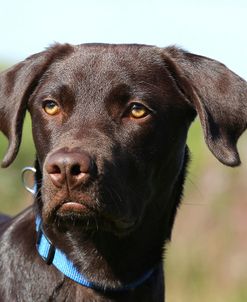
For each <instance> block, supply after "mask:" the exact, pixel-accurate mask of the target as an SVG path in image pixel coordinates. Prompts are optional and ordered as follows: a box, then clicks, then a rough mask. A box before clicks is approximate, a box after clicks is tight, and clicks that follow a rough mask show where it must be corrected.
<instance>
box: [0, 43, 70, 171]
mask: <svg viewBox="0 0 247 302" xmlns="http://www.w3.org/2000/svg"><path fill="white" fill-rule="evenodd" d="M72 51H73V47H72V46H71V45H69V44H64V45H60V44H55V45H54V46H52V47H51V48H49V49H47V50H46V51H44V52H41V53H38V54H35V55H33V56H31V57H29V58H27V59H26V60H24V61H23V62H21V63H19V64H17V65H15V66H13V67H12V68H10V69H8V70H6V71H4V72H2V73H1V74H0V130H1V131H2V132H3V133H4V134H5V135H6V136H7V138H8V140H9V146H8V150H7V152H6V154H5V157H4V159H3V162H2V167H4V168H5V167H7V166H9V165H10V164H11V163H12V162H13V160H14V159H15V157H16V155H17V153H18V150H19V146H20V142H21V136H22V125H23V120H24V117H25V112H26V108H27V102H28V99H29V97H30V96H31V94H32V93H33V91H34V89H35V88H36V87H37V85H38V84H39V81H40V79H41V77H42V75H43V74H44V73H45V72H46V71H47V69H48V68H49V66H50V65H51V64H52V63H53V62H54V60H59V59H62V58H63V57H64V56H67V55H68V54H70V53H71V52H72Z"/></svg>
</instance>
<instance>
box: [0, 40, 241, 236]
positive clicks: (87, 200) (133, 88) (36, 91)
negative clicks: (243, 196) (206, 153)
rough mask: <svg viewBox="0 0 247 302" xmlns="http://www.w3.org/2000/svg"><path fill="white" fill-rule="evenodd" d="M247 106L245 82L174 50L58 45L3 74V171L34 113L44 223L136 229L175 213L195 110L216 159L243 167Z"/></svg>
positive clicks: (219, 67) (216, 64) (218, 66)
mask: <svg viewBox="0 0 247 302" xmlns="http://www.w3.org/2000/svg"><path fill="white" fill-rule="evenodd" d="M246 102H247V85H246V82H245V81H244V80H242V79H241V78H239V77H238V76H237V75H235V74H234V73H233V72H231V71H230V70H229V69H227V68H226V67H225V66H224V65H222V64H221V63H219V62H217V61H214V60H211V59H208V58H205V57H201V56H197V55H194V54H190V53H187V52H185V51H183V50H180V49H177V48H175V47H169V48H164V49H161V48H156V47H152V46H144V45H103V44H102V45H101V44H99V45H94V44H91V45H79V46H71V45H68V44H66V45H55V46H53V47H51V48H49V49H48V50H46V51H44V52H42V53H39V54H36V55H34V56H31V57H29V58H28V59H26V60H25V61H23V62H22V63H20V64H18V65H16V66H14V67H13V68H11V69H9V70H7V71H5V72H3V73H2V74H1V77H0V130H1V131H2V132H3V133H4V134H5V135H6V136H7V137H8V139H9V148H8V151H7V153H6V156H5V158H4V160H3V163H2V166H3V167H7V166H8V165H9V164H10V163H11V162H12V161H13V160H14V158H15V156H16V154H17V152H18V148H19V145H20V141H21V132H22V123H23V119H24V115H25V111H26V110H29V112H30V114H31V117H32V123H33V137H34V142H35V146H36V150H37V160H38V164H37V167H38V170H39V171H38V174H40V177H38V181H39V182H40V183H39V189H40V192H41V193H40V198H39V211H41V214H42V217H43V221H44V223H45V224H48V223H49V224H56V222H59V223H60V224H63V222H64V223H65V224H66V225H68V224H70V223H74V224H76V223H77V222H78V221H79V222H80V224H84V225H85V226H86V227H87V228H88V229H90V228H93V229H97V227H101V228H103V229H107V230H111V231H114V232H115V233H118V234H120V233H125V232H130V231H131V230H132V229H134V228H136V227H137V226H138V225H140V223H141V222H142V219H143V217H144V216H148V215H149V213H154V212H155V215H156V217H157V219H158V217H161V216H164V213H165V211H168V212H169V211H170V212H174V209H173V207H174V205H173V206H171V205H169V204H168V201H169V200H170V199H171V198H172V196H174V194H175V193H174V191H176V189H177V187H176V186H177V181H178V178H179V175H180V174H181V173H182V172H181V171H182V170H183V167H184V165H185V163H184V161H185V157H186V156H185V154H186V136H187V131H188V128H189V126H190V124H191V122H192V121H193V119H194V118H195V115H196V113H197V114H198V115H199V118H200V121H201V125H202V128H203V131H204V137H205V141H206V143H207V145H208V147H209V149H210V150H211V151H212V153H213V154H214V155H215V156H216V157H217V158H218V159H219V160H220V161H221V162H222V163H223V164H226V165H229V166H236V165H238V164H239V163H240V160H239V155H238V152H237V148H236V143H237V140H238V138H239V136H240V135H241V133H242V132H243V131H244V130H245V128H246V120H247V119H246V117H247V112H246V110H247V107H246ZM169 215H171V214H170V213H168V216H169Z"/></svg>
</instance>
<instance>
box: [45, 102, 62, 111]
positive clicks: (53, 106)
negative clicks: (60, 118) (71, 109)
mask: <svg viewBox="0 0 247 302" xmlns="http://www.w3.org/2000/svg"><path fill="white" fill-rule="evenodd" d="M43 109H44V111H45V112H46V113H47V114H49V115H56V114H58V113H60V111H61V109H60V107H59V105H58V104H57V103H56V102H55V101H53V100H45V102H44V104H43Z"/></svg>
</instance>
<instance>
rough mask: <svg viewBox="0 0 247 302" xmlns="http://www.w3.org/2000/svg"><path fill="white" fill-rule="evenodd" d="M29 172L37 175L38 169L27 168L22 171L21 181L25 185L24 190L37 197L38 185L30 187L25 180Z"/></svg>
mask: <svg viewBox="0 0 247 302" xmlns="http://www.w3.org/2000/svg"><path fill="white" fill-rule="evenodd" d="M27 172H32V173H34V174H35V173H36V169H35V168H34V167H25V168H23V169H22V170H21V180H22V183H23V186H24V188H25V189H26V190H27V191H28V192H29V193H31V194H33V195H35V194H36V192H37V185H36V183H34V185H33V187H30V186H29V185H28V184H27V182H26V180H25V175H26V173H27Z"/></svg>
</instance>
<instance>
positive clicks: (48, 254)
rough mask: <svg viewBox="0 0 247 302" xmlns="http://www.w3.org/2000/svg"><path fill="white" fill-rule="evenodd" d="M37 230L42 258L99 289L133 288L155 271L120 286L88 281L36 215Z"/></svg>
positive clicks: (84, 284)
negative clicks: (114, 286) (108, 286)
mask: <svg viewBox="0 0 247 302" xmlns="http://www.w3.org/2000/svg"><path fill="white" fill-rule="evenodd" d="M36 231H37V244H36V247H37V250H38V252H39V254H40V256H41V257H42V259H43V260H44V261H45V262H46V263H47V264H48V265H50V264H53V265H54V266H55V267H56V268H57V269H58V270H59V271H60V272H61V273H63V274H64V275H65V276H66V277H68V278H70V279H72V280H73V281H75V282H77V283H79V284H81V285H83V286H86V287H89V288H92V289H96V290H99V291H104V292H106V291H108V292H109V291H112V292H113V291H114V292H118V291H119V292H120V291H127V290H133V289H135V288H136V287H138V286H140V285H141V284H142V283H144V282H145V281H146V280H148V279H149V278H150V277H151V276H152V274H153V272H154V269H152V270H150V271H148V272H146V273H145V274H144V275H143V276H142V277H141V278H139V279H137V280H135V281H134V282H132V283H130V284H125V285H123V286H122V287H118V288H105V287H103V286H101V285H100V284H96V283H93V282H90V281H88V280H87V279H86V278H85V276H83V274H81V273H80V272H78V270H77V268H76V267H75V266H74V264H73V263H72V262H71V261H70V260H69V259H68V258H67V257H66V255H65V254H64V253H63V252H62V251H61V250H59V249H57V248H56V247H54V245H53V244H52V243H51V242H50V240H49V238H48V237H47V236H46V235H45V233H44V231H43V228H42V221H41V218H40V217H39V216H37V217H36Z"/></svg>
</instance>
